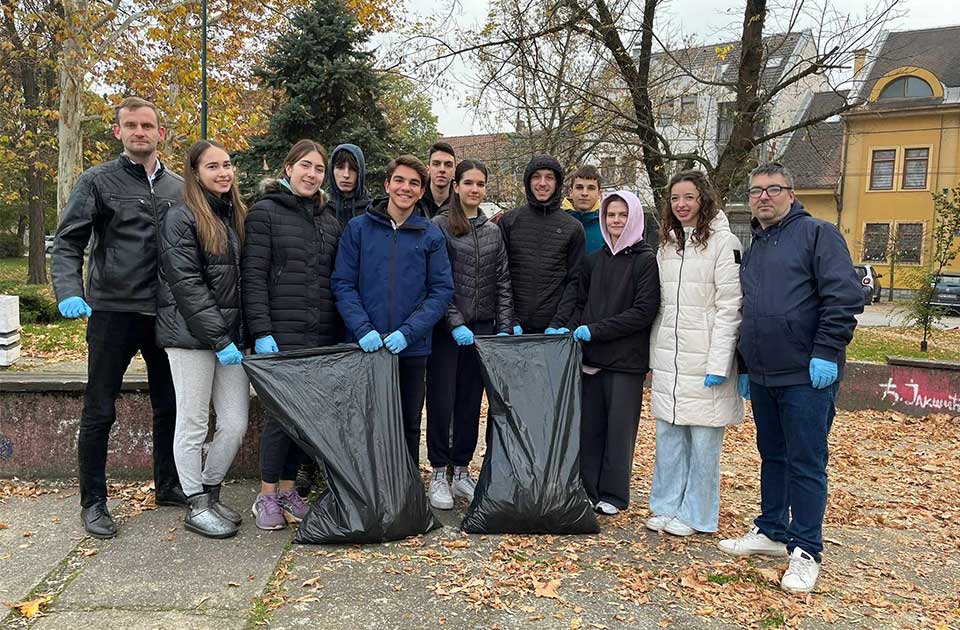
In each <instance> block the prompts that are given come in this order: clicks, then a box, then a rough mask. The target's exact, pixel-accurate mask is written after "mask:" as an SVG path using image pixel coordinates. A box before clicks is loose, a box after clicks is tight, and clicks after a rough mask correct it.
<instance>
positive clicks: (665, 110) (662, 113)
mask: <svg viewBox="0 0 960 630" xmlns="http://www.w3.org/2000/svg"><path fill="white" fill-rule="evenodd" d="M676 102H677V101H676V99H673V98H670V99H667V100H665V101H664V102H662V103H660V110H659V112H658V114H657V125H658V126H660V127H666V126H667V125H671V124H673V110H674V109H675V108H676Z"/></svg>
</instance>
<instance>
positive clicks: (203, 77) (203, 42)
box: [200, 0, 207, 140]
mask: <svg viewBox="0 0 960 630" xmlns="http://www.w3.org/2000/svg"><path fill="white" fill-rule="evenodd" d="M200 12H201V14H202V15H201V17H200V20H201V30H202V33H201V35H200V139H201V140H206V139H207V0H201V3H200Z"/></svg>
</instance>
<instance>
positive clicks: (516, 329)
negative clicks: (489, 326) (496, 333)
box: [513, 326, 523, 336]
mask: <svg viewBox="0 0 960 630" xmlns="http://www.w3.org/2000/svg"><path fill="white" fill-rule="evenodd" d="M513 334H514V335H518V336H519V335H522V334H523V328H520V327H519V326H514V327H513Z"/></svg>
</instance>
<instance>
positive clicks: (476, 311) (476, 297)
mask: <svg viewBox="0 0 960 630" xmlns="http://www.w3.org/2000/svg"><path fill="white" fill-rule="evenodd" d="M470 231H472V232H473V243H474V245H475V246H476V248H477V264H476V267H475V272H476V279H477V284H476V287H477V290H476V291H474V293H473V318H474V319H477V318H478V317H479V316H480V237H479V236H477V226H475V225H471V226H470Z"/></svg>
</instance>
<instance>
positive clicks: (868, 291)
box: [853, 265, 883, 304]
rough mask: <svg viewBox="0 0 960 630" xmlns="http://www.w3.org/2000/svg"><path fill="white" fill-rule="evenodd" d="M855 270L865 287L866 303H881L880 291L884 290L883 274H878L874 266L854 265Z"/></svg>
mask: <svg viewBox="0 0 960 630" xmlns="http://www.w3.org/2000/svg"><path fill="white" fill-rule="evenodd" d="M853 268H854V269H856V270H857V275H858V276H860V284H862V285H863V287H864V302H865V303H867V304H870V303H871V302H873V303H877V302H879V301H880V291H881V289H882V288H883V287H881V286H880V278H882V277H883V274H880V273H877V270H876V269H874V268H873V265H854V266H853Z"/></svg>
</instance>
